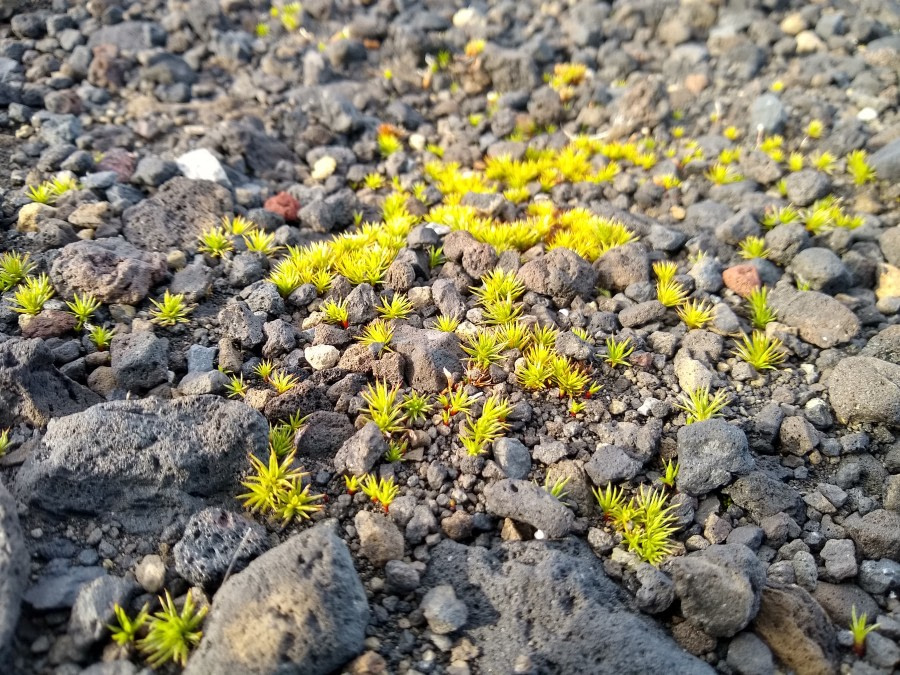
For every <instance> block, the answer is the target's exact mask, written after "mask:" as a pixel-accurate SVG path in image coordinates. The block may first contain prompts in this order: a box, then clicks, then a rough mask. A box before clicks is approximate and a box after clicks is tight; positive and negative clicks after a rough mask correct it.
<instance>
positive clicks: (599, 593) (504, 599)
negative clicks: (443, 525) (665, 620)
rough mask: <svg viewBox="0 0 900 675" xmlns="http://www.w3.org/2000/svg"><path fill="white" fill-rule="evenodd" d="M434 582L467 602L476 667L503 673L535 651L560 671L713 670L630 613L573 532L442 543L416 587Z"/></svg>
mask: <svg viewBox="0 0 900 675" xmlns="http://www.w3.org/2000/svg"><path fill="white" fill-rule="evenodd" d="M444 584H448V585H450V586H452V587H453V590H454V592H455V596H456V597H457V598H458V599H459V600H460V601H461V602H462V603H463V604H464V605H465V606H466V607H467V608H468V610H469V615H470V616H469V619H468V621H467V623H466V627H465V632H466V634H467V635H468V636H469V638H470V639H471V640H472V641H473V642H474V643H475V645H476V646H477V647H478V648H479V654H478V656H477V657H476V658H475V660H474V663H475V664H476V665H477V666H478V669H479V671H480V672H496V673H506V672H510V670H511V668H510V664H513V663H515V662H516V660H517V659H518V658H519V657H520V656H521V655H522V654H528V655H531V658H532V659H539V661H538V663H539V664H540V670H541V672H548V673H549V672H554V673H566V674H567V675H596V674H597V673H661V672H665V673H670V674H672V675H688V674H690V675H711V673H712V672H713V670H712V669H711V668H710V667H709V666H707V665H706V664H705V663H703V662H702V661H700V660H699V659H696V658H694V657H693V656H690V655H689V654H687V653H685V652H684V651H682V650H681V649H680V648H679V647H678V646H677V645H676V644H675V643H674V642H673V641H672V640H671V639H670V638H669V637H668V636H667V635H666V634H665V633H664V632H663V631H661V630H660V629H659V628H658V627H657V626H656V624H654V623H653V622H652V621H651V620H650V619H647V618H645V617H643V616H641V615H640V614H638V613H636V612H634V610H633V609H631V608H630V607H629V600H628V598H627V596H626V594H625V593H624V592H623V591H621V590H620V589H619V588H618V587H617V585H616V584H615V583H614V582H613V581H611V580H610V579H609V578H608V577H607V576H606V573H605V572H604V571H603V564H602V562H601V561H600V560H599V559H598V558H597V556H596V555H595V554H594V553H593V552H592V551H591V550H590V548H588V547H587V545H585V544H584V543H583V542H581V541H579V540H575V539H567V540H565V541H561V542H546V541H541V542H507V543H504V544H501V545H499V546H497V547H495V548H493V549H491V550H488V549H485V548H483V547H480V546H464V545H461V544H457V543H456V542H453V541H449V540H447V541H442V542H441V543H440V544H438V546H437V547H435V548H434V549H433V552H432V556H431V558H430V562H429V566H428V571H427V573H426V575H425V577H424V579H423V585H424V586H425V587H430V588H433V587H435V586H438V585H444ZM498 635H502V636H503V639H502V640H498V639H497V636H498ZM622 645H628V648H627V649H622Z"/></svg>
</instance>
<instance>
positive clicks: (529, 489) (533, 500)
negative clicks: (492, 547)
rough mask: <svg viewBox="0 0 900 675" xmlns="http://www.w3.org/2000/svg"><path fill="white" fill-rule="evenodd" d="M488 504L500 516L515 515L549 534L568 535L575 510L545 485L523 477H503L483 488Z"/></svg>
mask: <svg viewBox="0 0 900 675" xmlns="http://www.w3.org/2000/svg"><path fill="white" fill-rule="evenodd" d="M484 499H485V508H486V509H487V511H488V513H490V514H491V515H494V516H498V517H500V518H512V519H513V520H518V521H521V522H523V523H527V524H528V525H531V526H532V527H534V528H535V529H538V530H542V531H543V532H544V534H546V535H547V536H548V537H550V538H554V539H555V538H558V537H563V536H565V535H566V534H567V533H568V532H569V529H570V528H571V527H572V522H573V521H574V519H575V516H574V514H573V513H572V511H570V510H569V509H568V508H566V507H565V506H563V505H562V503H561V502H560V501H559V500H558V499H556V497H554V496H552V495H551V494H550V493H549V492H547V491H546V490H544V488H542V487H540V486H538V485H535V484H534V483H530V482H528V481H524V480H512V479H509V478H507V479H504V480H501V481H498V482H496V483H492V484H491V485H488V486H487V487H486V488H485V489H484Z"/></svg>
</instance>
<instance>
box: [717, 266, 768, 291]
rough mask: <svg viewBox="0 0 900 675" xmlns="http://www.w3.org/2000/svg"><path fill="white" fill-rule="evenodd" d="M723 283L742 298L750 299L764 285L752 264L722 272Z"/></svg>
mask: <svg viewBox="0 0 900 675" xmlns="http://www.w3.org/2000/svg"><path fill="white" fill-rule="evenodd" d="M722 281H724V282H725V285H726V286H727V287H728V288H730V289H731V290H732V291H734V292H735V293H737V294H738V295H740V296H741V297H742V298H748V297H750V294H751V293H752V292H753V291H755V290H756V289H757V288H759V287H760V286H761V285H762V281H761V280H760V278H759V272H758V271H757V269H756V267H754V266H753V265H750V264H743V265H734V266H733V267H729V268H728V269H726V270H725V271H724V272H722Z"/></svg>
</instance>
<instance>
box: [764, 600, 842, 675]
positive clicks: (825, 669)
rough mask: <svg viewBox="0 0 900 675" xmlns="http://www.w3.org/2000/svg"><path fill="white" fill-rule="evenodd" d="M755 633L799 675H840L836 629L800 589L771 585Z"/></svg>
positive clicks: (817, 605)
mask: <svg viewBox="0 0 900 675" xmlns="http://www.w3.org/2000/svg"><path fill="white" fill-rule="evenodd" d="M754 630H755V631H756V634H757V635H759V636H760V637H761V638H762V639H763V640H764V641H765V642H766V644H767V645H769V648H770V649H771V650H772V652H773V653H774V654H775V656H777V657H778V658H779V659H780V660H781V661H782V662H783V663H784V664H785V665H787V666H788V667H790V668H792V669H793V671H794V672H795V673H797V675H832V674H833V673H835V672H837V667H836V664H837V659H836V653H835V652H836V650H835V636H834V628H833V627H832V625H831V622H830V621H829V620H828V617H827V616H826V615H825V612H824V611H822V607H821V606H819V603H817V602H816V601H815V600H814V599H813V598H812V597H811V596H810V595H809V593H807V592H806V591H804V590H803V589H802V588H800V587H799V586H788V585H781V584H772V583H770V584H769V585H767V586H766V588H765V589H763V593H762V599H761V602H760V606H759V613H758V614H757V615H756V621H755V622H754Z"/></svg>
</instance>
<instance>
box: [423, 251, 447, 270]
mask: <svg viewBox="0 0 900 675" xmlns="http://www.w3.org/2000/svg"><path fill="white" fill-rule="evenodd" d="M446 261H447V259H446V258H444V247H443V246H429V247H428V267H429V268H430V269H434V268H435V267H437V266H438V265H443V264H444V263H445V262H446Z"/></svg>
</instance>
